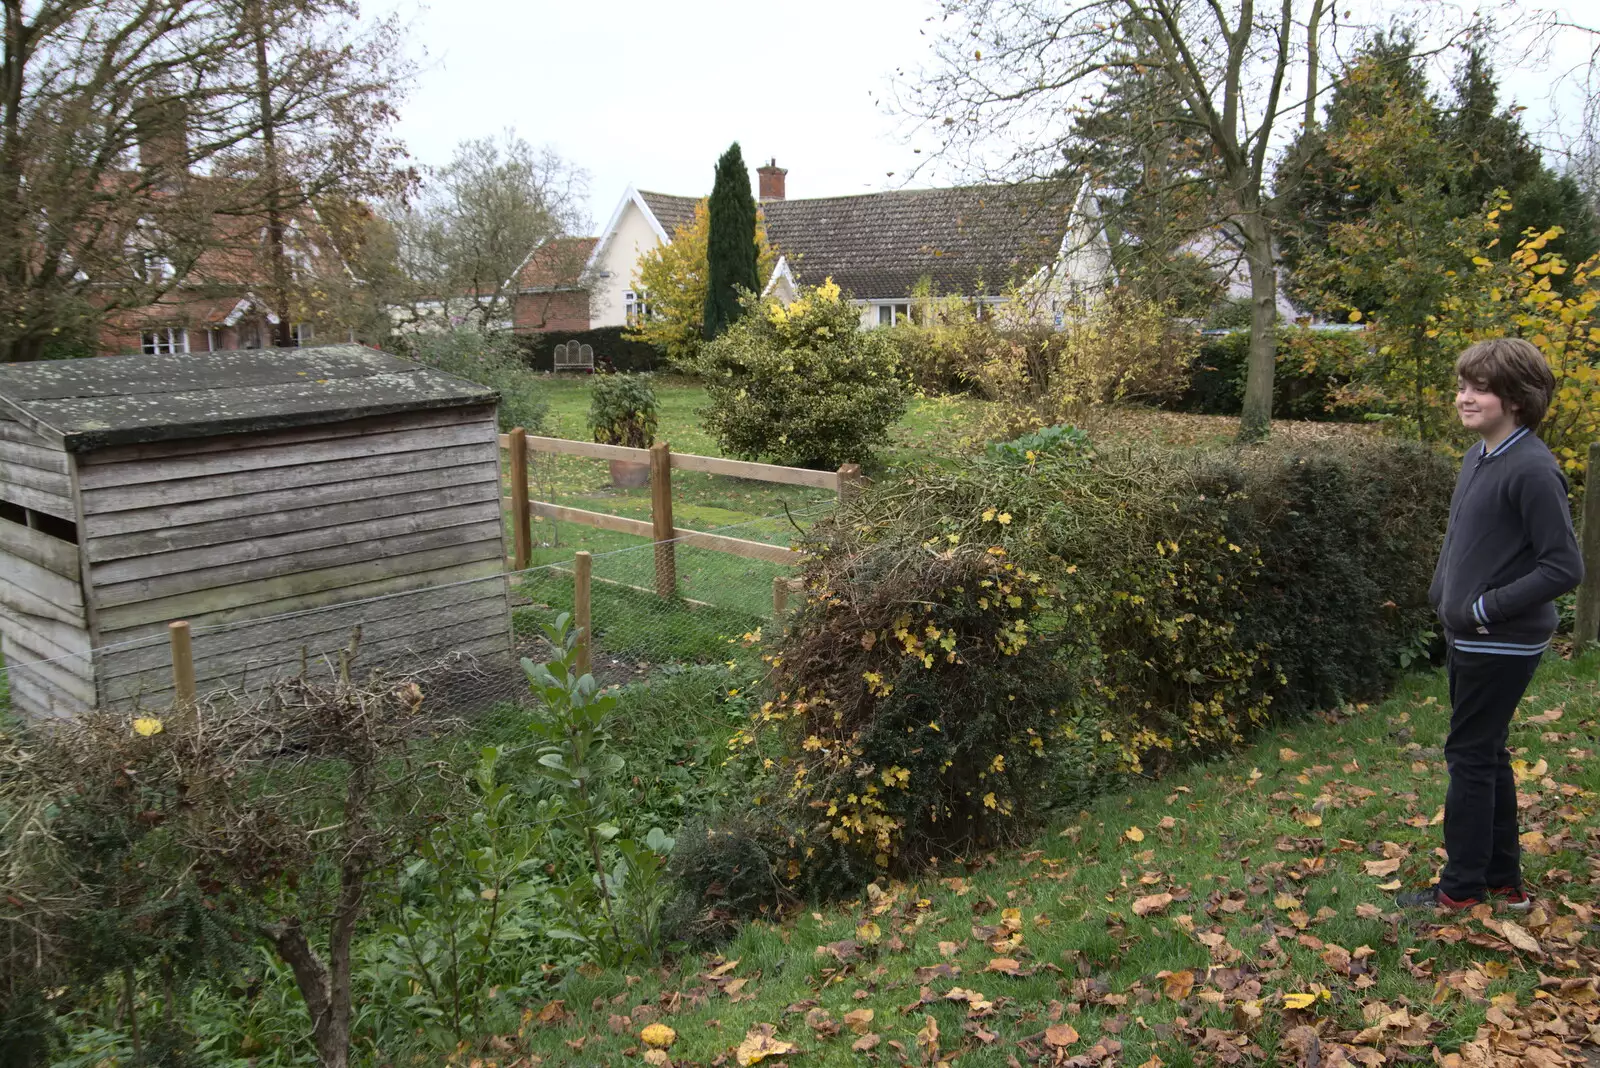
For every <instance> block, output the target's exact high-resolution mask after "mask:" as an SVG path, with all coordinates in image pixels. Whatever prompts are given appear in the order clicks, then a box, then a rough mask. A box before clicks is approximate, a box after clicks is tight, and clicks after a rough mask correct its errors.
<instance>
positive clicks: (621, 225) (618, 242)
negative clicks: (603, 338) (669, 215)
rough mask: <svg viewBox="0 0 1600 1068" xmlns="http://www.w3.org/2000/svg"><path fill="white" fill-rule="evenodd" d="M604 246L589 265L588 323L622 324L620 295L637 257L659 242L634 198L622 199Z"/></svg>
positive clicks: (623, 308)
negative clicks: (614, 222)
mask: <svg viewBox="0 0 1600 1068" xmlns="http://www.w3.org/2000/svg"><path fill="white" fill-rule="evenodd" d="M602 240H604V242H605V245H604V246H603V247H602V248H601V249H600V254H599V255H598V256H597V257H596V258H595V261H594V263H593V265H592V267H591V278H592V279H593V281H592V282H591V283H590V287H589V325H590V326H591V327H600V326H626V325H627V323H628V314H627V302H626V301H625V300H624V299H623V294H625V293H626V292H628V290H630V289H632V288H633V283H634V276H635V274H636V273H637V272H638V270H639V259H640V257H642V256H643V255H644V254H645V253H646V252H649V251H650V250H651V249H653V248H656V247H658V246H659V245H660V244H661V243H662V242H661V238H660V237H659V236H658V235H657V233H656V228H655V227H654V226H652V225H651V224H650V220H649V219H648V218H647V217H646V216H645V213H644V212H643V211H641V210H640V209H639V205H638V203H637V202H636V201H634V200H632V199H629V200H626V201H624V203H623V205H622V209H621V211H620V212H619V214H618V216H617V223H616V225H615V226H614V227H612V229H611V232H610V233H609V234H607V235H606V236H605V237H604V238H602Z"/></svg>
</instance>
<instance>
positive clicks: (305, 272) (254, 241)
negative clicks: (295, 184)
mask: <svg viewBox="0 0 1600 1068" xmlns="http://www.w3.org/2000/svg"><path fill="white" fill-rule="evenodd" d="M161 119H162V121H161V123H160V124H158V125H150V124H147V125H145V126H141V128H140V142H139V161H138V162H139V170H138V171H137V172H133V171H123V172H119V173H117V174H114V175H112V176H110V177H109V178H108V179H107V181H111V182H122V181H126V182H130V183H133V182H137V183H139V184H142V185H147V186H148V189H147V190H146V191H145V192H144V193H143V194H142V197H143V201H142V202H143V203H144V204H146V205H148V213H149V215H150V216H152V217H155V218H161V217H167V216H173V217H175V218H177V219H179V220H181V222H182V223H183V225H182V226H181V229H182V230H183V231H184V233H183V234H182V235H181V236H175V235H173V234H169V233H163V232H161V227H160V226H159V225H158V224H156V223H154V222H152V221H151V220H150V219H143V218H141V219H139V220H136V221H135V220H124V222H126V223H129V224H130V225H128V226H127V227H126V229H127V231H128V238H127V261H128V267H129V268H130V269H131V273H130V274H129V275H127V276H124V277H121V278H118V279H115V280H113V279H105V280H103V281H104V286H103V287H96V286H95V285H94V283H95V282H96V281H101V280H98V279H90V281H91V290H90V292H91V300H93V299H94V298H93V296H92V294H93V293H94V292H95V289H96V288H100V290H101V292H102V293H104V294H109V293H110V292H112V291H113V290H115V291H117V292H118V294H119V299H121V297H120V295H122V294H126V293H130V292H135V291H143V292H147V293H148V294H149V301H148V303H145V304H143V305H139V306H134V307H127V306H118V305H116V304H114V302H113V301H112V300H111V299H110V298H109V297H108V298H107V299H106V300H105V301H104V302H102V303H101V307H102V308H104V309H105V311H104V314H103V316H102V321H101V326H100V334H99V339H98V342H99V343H98V348H99V350H100V352H102V353H104V354H108V355H115V354H124V353H141V352H142V353H144V354H146V355H165V354H171V353H195V352H225V351H230V350H235V349H259V348H264V347H268V346H271V345H274V344H276V343H277V339H278V327H279V325H280V324H281V323H282V321H283V317H284V316H286V315H288V316H294V315H295V309H292V308H276V307H273V306H272V305H271V304H270V303H269V301H268V300H267V299H265V294H267V293H268V292H269V291H270V290H271V288H272V285H271V279H272V274H273V272H272V258H271V256H270V255H269V248H270V242H269V236H268V220H267V216H266V213H265V211H264V210H262V209H260V207H259V201H260V193H259V190H256V191H252V189H251V180H250V179H249V178H240V177H236V176H230V175H227V174H197V173H193V172H192V171H191V170H190V168H189V165H188V158H189V150H188V133H187V129H186V124H185V122H184V121H183V112H182V109H181V108H180V109H177V110H176V111H174V110H173V109H171V108H165V109H163V112H162V115H161ZM251 205H254V206H251ZM241 206H243V210H242V211H241ZM195 219H199V220H200V221H199V222H198V223H195V222H194V220H195ZM282 228H283V235H282V241H283V247H284V254H285V258H286V259H287V261H288V269H289V275H290V280H291V284H292V285H293V287H294V288H295V289H296V291H298V292H301V293H304V292H308V291H314V290H321V291H331V290H334V289H336V288H343V287H348V286H349V285H350V284H352V283H353V282H355V278H354V275H353V274H352V273H351V271H350V268H349V266H348V265H347V264H346V263H345V260H344V257H343V255H342V254H341V253H340V251H339V249H338V247H337V245H336V244H335V242H334V241H333V238H332V235H331V234H330V233H329V232H328V229H327V227H325V226H324V225H323V223H322V220H321V219H320V218H318V216H317V213H316V211H315V209H314V208H312V207H310V206H309V205H303V206H301V207H299V208H297V209H296V210H294V211H292V212H290V213H288V214H287V215H286V216H285V217H284V218H283V223H282ZM175 260H182V269H181V270H180V269H179V265H178V264H177V263H175V262H174V261H175ZM108 305H110V306H108ZM311 318H312V316H311V315H310V313H307V312H306V311H305V310H304V309H302V310H301V315H300V316H298V317H296V318H294V319H292V320H291V325H290V329H289V339H290V341H291V343H292V344H293V345H295V346H299V345H302V344H306V343H308V342H310V341H312V340H313V339H314V338H316V336H317V330H316V327H315V326H314V325H313V322H312V321H311ZM328 330H329V324H326V323H325V324H324V331H325V332H328ZM332 332H333V333H334V334H335V335H336V336H334V337H332V338H330V339H329V340H338V341H344V340H350V338H349V332H348V330H334V331H332Z"/></svg>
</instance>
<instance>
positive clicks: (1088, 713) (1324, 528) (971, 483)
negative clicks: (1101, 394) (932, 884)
mask: <svg viewBox="0 0 1600 1068" xmlns="http://www.w3.org/2000/svg"><path fill="white" fill-rule="evenodd" d="M1451 482H1452V470H1451V465H1450V463H1449V462H1448V460H1446V459H1443V458H1441V457H1439V456H1436V455H1433V454H1430V453H1427V452H1423V451H1421V450H1419V449H1415V448H1412V447H1408V446H1405V445H1401V444H1393V443H1381V442H1380V443H1372V444H1361V445H1343V446H1324V447H1319V448H1317V449H1315V450H1312V451H1303V452H1285V451H1274V450H1269V449H1260V450H1253V451H1247V452H1238V451H1229V452H1216V453H1209V454H1195V453H1193V452H1183V451H1176V450H1154V449H1150V450H1140V449H1128V448H1116V449H1112V450H1109V451H1107V452H1104V453H1101V454H1098V455H1096V454H1093V453H1091V452H1087V451H1082V452H1076V453H1072V454H1069V455H1066V456H1062V457H1054V458H1050V459H1048V460H1044V461H1040V462H1038V463H1035V464H1021V465H1019V464H1017V463H1015V462H1010V461H1007V460H1005V459H1003V458H992V459H984V460H980V461H975V462H973V463H971V464H969V465H967V466H965V467H962V468H959V469H956V470H950V469H948V468H939V469H935V468H929V469H926V470H922V471H917V472H913V473H910V474H908V475H906V476H905V477H903V478H900V479H897V480H895V481H893V482H889V483H886V484H883V485H880V486H878V487H876V488H875V489H874V490H873V491H871V492H870V493H868V494H866V495H864V496H863V497H861V498H860V499H859V500H857V501H856V502H855V503H853V504H852V505H851V506H849V507H847V508H845V509H842V510H841V512H840V513H839V515H838V516H837V518H836V519H835V520H834V521H833V522H832V523H830V524H829V525H828V526H827V528H826V529H825V530H824V531H822V532H821V533H820V534H819V536H818V543H817V546H816V550H817V551H816V555H815V556H814V557H813V559H812V561H811V563H810V564H809V565H808V566H807V570H806V581H807V588H808V590H809V594H808V597H807V600H806V603H805V605H804V607H803V608H802V609H800V610H799V612H798V613H797V615H796V617H795V618H794V620H793V621H792V623H791V626H790V628H789V631H788V634H787V636H786V638H785V639H784V640H783V642H782V645H781V648H780V651H779V652H778V653H777V654H776V655H775V656H774V658H773V677H772V691H773V693H772V698H773V699H772V701H771V702H770V703H769V704H768V705H767V707H766V708H765V709H764V710H763V714H762V719H763V722H764V723H765V724H766V725H767V728H768V729H769V730H770V732H771V733H773V734H776V735H777V736H779V737H780V738H781V739H782V744H781V745H780V746H778V747H777V748H778V750H779V751H781V759H779V761H778V767H777V770H776V771H775V773H774V774H775V775H776V777H777V779H778V781H779V782H780V783H782V784H783V785H782V788H781V789H780V790H778V791H777V794H778V796H777V798H776V801H775V805H776V807H775V809H774V812H775V814H777V818H778V819H779V821H780V822H781V823H783V824H784V826H785V828H786V830H785V833H786V835H787V836H788V841H789V842H790V843H791V846H790V848H792V850H793V852H794V856H793V857H792V858H791V861H790V863H791V869H790V871H791V874H792V875H794V876H795V877H796V878H797V879H798V880H800V881H802V882H803V881H805V880H807V879H811V880H816V879H817V878H818V877H819V875H821V873H826V872H839V871H840V870H845V871H852V872H855V873H856V874H857V875H859V874H860V873H861V872H862V871H868V870H872V869H874V868H876V867H880V866H890V867H895V866H901V865H904V864H907V863H914V862H917V861H920V860H925V859H927V858H929V857H933V856H937V855H939V854H940V853H944V852H950V851H954V852H967V851H970V850H972V849H974V848H981V847H984V846H987V845H990V844H994V843H998V842H1003V841H1006V840H1008V839H1014V838H1016V837H1017V836H1019V835H1021V834H1023V833H1025V831H1026V829H1027V827H1028V826H1029V822H1030V820H1031V819H1032V818H1033V817H1034V816H1035V815H1036V814H1037V813H1038V812H1039V811H1040V809H1041V808H1044V807H1048V806H1049V805H1051V804H1052V803H1059V802H1061V801H1064V800H1066V799H1067V798H1066V797H1065V796H1064V794H1063V790H1064V789H1066V788H1067V787H1069V786H1070V785H1071V784H1073V783H1078V784H1082V783H1085V782H1091V781H1094V780H1096V779H1098V778H1100V777H1103V776H1105V775H1108V774H1115V773H1118V772H1128V771H1139V772H1144V773H1156V772H1159V771H1160V770H1161V769H1162V767H1163V766H1165V765H1167V764H1170V763H1172V762H1174V761H1178V760H1182V759H1187V758H1192V757H1195V756H1202V755H1206V754H1208V753H1212V752H1216V751H1219V750H1223V749H1226V748H1229V747H1231V746H1234V745H1237V744H1239V743H1240V742H1242V741H1243V740H1244V738H1245V737H1246V735H1247V734H1249V733H1250V732H1251V731H1252V730H1253V729H1256V728H1259V727H1261V726H1263V725H1265V724H1268V723H1269V722H1271V721H1272V720H1273V719H1274V718H1275V717H1279V716H1284V715H1291V714H1295V713H1300V712H1303V711H1305V710H1307V709H1313V708H1321V707H1328V706H1332V705H1335V704H1337V703H1339V702H1341V701H1351V700H1366V699H1371V698H1375V697H1378V696H1379V695H1381V694H1382V693H1383V692H1384V690H1385V689H1386V687H1388V686H1389V684H1390V683H1391V682H1392V681H1393V680H1394V679H1395V677H1396V676H1397V675H1398V674H1399V673H1400V672H1401V671H1402V669H1403V667H1404V666H1405V665H1407V664H1409V663H1410V662H1411V661H1412V660H1413V659H1414V658H1416V657H1417V656H1419V655H1423V656H1425V655H1427V651H1428V646H1429V643H1430V639H1431V633H1430V631H1431V620H1432V614H1431V612H1430V610H1429V607H1428V603H1427V586H1428V580H1429V577H1430V573H1431V570H1432V563H1433V558H1434V553H1435V550H1436V547H1437V544H1438V541H1439V539H1440V537H1441V535H1442V532H1443V528H1444V522H1445V517H1446V509H1447V504H1448V498H1449V491H1450V486H1451ZM769 752H770V750H769ZM841 865H843V869H841ZM821 877H822V878H824V879H826V878H827V876H825V875H821Z"/></svg>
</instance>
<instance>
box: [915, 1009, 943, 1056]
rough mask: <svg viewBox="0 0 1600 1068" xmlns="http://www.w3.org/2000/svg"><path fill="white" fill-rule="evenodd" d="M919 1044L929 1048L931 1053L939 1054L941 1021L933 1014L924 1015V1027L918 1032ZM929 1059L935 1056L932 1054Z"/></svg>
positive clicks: (926, 1048)
mask: <svg viewBox="0 0 1600 1068" xmlns="http://www.w3.org/2000/svg"><path fill="white" fill-rule="evenodd" d="M917 1045H919V1046H921V1047H922V1048H923V1049H925V1050H927V1051H928V1053H929V1054H930V1055H937V1054H938V1052H939V1021H938V1020H935V1019H934V1018H933V1017H932V1016H928V1015H924V1016H923V1017H922V1029H921V1030H920V1031H918V1032H917ZM928 1059H929V1060H932V1059H933V1056H930V1057H929V1058H928Z"/></svg>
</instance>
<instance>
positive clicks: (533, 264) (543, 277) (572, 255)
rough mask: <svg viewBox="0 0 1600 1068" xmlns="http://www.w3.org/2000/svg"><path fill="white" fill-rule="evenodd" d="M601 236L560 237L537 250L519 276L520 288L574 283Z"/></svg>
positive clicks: (543, 287) (548, 286)
mask: <svg viewBox="0 0 1600 1068" xmlns="http://www.w3.org/2000/svg"><path fill="white" fill-rule="evenodd" d="M599 240H600V239H599V238H598V237H557V238H554V239H552V240H550V241H546V242H545V243H544V244H543V245H540V246H539V247H538V248H537V249H535V250H534V253H533V255H531V256H529V257H528V261H527V262H526V263H524V264H523V265H522V271H521V273H520V274H519V275H518V276H517V288H519V289H555V288H559V287H562V286H575V285H577V284H578V279H579V278H580V277H581V276H582V274H583V265H584V264H585V263H587V262H588V260H589V253H591V252H593V251H594V246H595V244H596V243H597V242H598V241H599Z"/></svg>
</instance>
